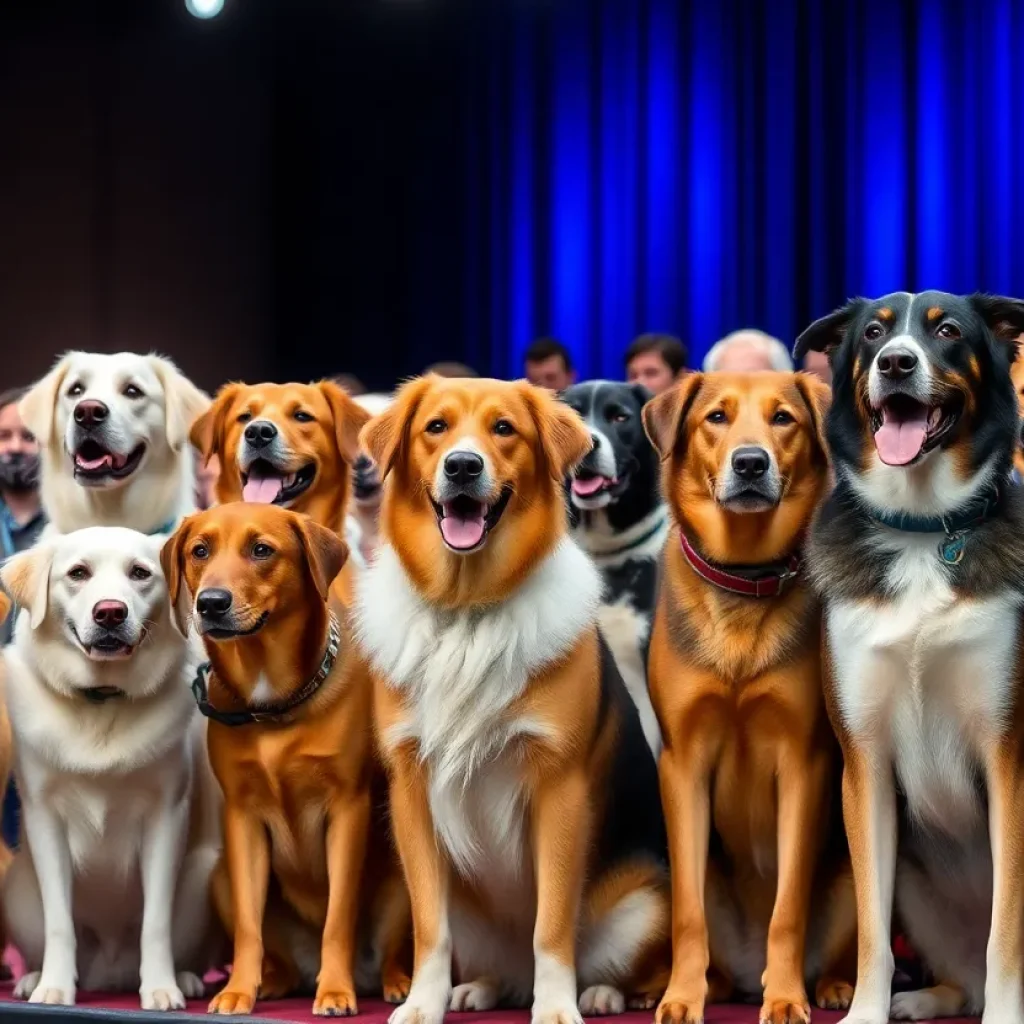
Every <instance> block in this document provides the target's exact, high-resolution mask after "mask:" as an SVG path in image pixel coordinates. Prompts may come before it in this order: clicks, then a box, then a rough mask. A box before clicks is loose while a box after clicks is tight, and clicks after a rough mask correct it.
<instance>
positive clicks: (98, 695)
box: [78, 686, 127, 704]
mask: <svg viewBox="0 0 1024 1024" xmlns="http://www.w3.org/2000/svg"><path fill="white" fill-rule="evenodd" d="M78 692H79V693H80V694H81V695H82V696H83V697H84V698H85V699H86V700H87V701H89V703H90V704H106V702H107V701H108V700H120V698H122V697H125V696H127V694H126V693H125V692H124V690H119V689H118V688H117V687H116V686H90V687H89V688H88V689H85V690H79V691H78Z"/></svg>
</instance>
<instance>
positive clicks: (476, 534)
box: [441, 505, 485, 551]
mask: <svg viewBox="0 0 1024 1024" xmlns="http://www.w3.org/2000/svg"><path fill="white" fill-rule="evenodd" d="M484 529H485V526H484V510H483V507H482V506H481V507H480V511H479V512H478V513H476V514H474V515H471V516H458V515H456V514H455V512H454V511H453V509H452V506H451V505H445V506H444V515H443V516H442V517H441V536H442V537H444V540H445V543H446V544H447V545H448V546H449V547H452V548H455V550H456V551H465V550H467V549H468V548H475V547H476V546H477V544H479V543H480V541H482V540H483V539H484Z"/></svg>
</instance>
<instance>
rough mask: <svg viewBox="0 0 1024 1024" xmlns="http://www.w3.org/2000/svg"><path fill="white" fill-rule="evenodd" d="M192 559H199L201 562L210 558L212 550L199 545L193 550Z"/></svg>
mask: <svg viewBox="0 0 1024 1024" xmlns="http://www.w3.org/2000/svg"><path fill="white" fill-rule="evenodd" d="M192 557H193V558H197V559H198V560H199V561H200V562H202V561H203V560H204V559H207V558H209V557H210V549H209V548H208V547H207V546H206V545H205V544H197V545H196V546H195V547H194V548H193V549H192Z"/></svg>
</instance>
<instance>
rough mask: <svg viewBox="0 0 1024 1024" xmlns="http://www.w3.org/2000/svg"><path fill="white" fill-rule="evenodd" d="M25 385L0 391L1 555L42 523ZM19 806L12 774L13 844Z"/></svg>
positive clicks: (6, 807)
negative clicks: (21, 405) (24, 415)
mask: <svg viewBox="0 0 1024 1024" xmlns="http://www.w3.org/2000/svg"><path fill="white" fill-rule="evenodd" d="M26 390H27V389H26V388H16V389H13V390H10V391H5V392H4V393H3V394H0V558H9V557H10V556H11V555H13V554H14V553H15V552H17V551H24V550H25V549H26V548H30V547H32V545H33V544H35V542H36V541H37V540H38V539H39V534H40V533H42V531H43V527H44V526H46V516H45V515H44V514H43V505H42V501H41V499H40V497H39V443H38V442H37V441H36V439H35V437H33V436H32V434H31V433H30V432H29V431H28V429H27V428H26V427H25V424H24V423H22V422H21V417H20V416H19V415H18V402H19V401H21V398H22V396H23V395H24V394H25V391H26ZM17 613H18V610H17V608H12V609H11V613H10V615H9V616H8V617H7V621H6V622H4V623H2V624H0V645H3V644H7V643H9V642H10V639H11V635H12V634H13V632H14V622H15V619H16V617H17ZM19 807H20V803H19V800H18V794H17V791H16V790H15V788H14V781H13V780H11V782H10V783H9V784H8V786H7V792H6V793H5V794H4V801H3V821H2V831H3V840H4V842H5V843H6V844H7V846H9V847H10V848H11V849H13V848H14V847H16V846H17V845H18V821H19V817H20V815H19ZM3 977H5V975H4V974H3V972H2V971H0V978H3Z"/></svg>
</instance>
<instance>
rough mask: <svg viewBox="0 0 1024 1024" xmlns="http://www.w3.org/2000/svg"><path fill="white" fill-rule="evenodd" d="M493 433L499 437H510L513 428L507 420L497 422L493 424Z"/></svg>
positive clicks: (513, 431) (513, 430)
mask: <svg viewBox="0 0 1024 1024" xmlns="http://www.w3.org/2000/svg"><path fill="white" fill-rule="evenodd" d="M494 432H495V433H496V434H498V435H499V436H500V437H511V436H512V435H513V434H514V433H515V428H514V427H513V426H512V424H511V423H509V421H508V420H498V422H497V423H495V424H494Z"/></svg>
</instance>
